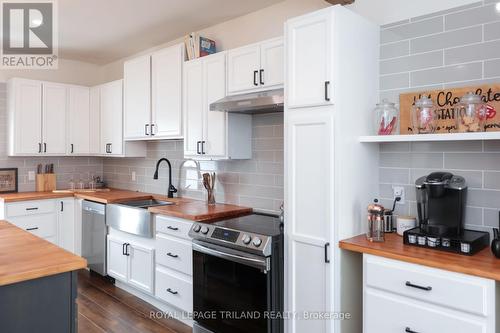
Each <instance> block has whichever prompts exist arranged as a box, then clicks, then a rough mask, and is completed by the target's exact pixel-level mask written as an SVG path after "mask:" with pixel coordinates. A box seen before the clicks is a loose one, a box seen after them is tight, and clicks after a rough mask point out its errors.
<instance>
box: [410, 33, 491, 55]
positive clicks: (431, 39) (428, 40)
mask: <svg viewBox="0 0 500 333" xmlns="http://www.w3.org/2000/svg"><path fill="white" fill-rule="evenodd" d="M482 38H483V28H482V27H481V26H475V27H470V28H466V29H460V30H453V31H446V32H443V33H440V34H435V35H430V36H425V37H419V38H415V39H412V40H411V41H410V52H411V53H412V54H413V53H420V52H428V51H434V50H442V49H446V48H449V47H454V46H459V45H464V44H472V43H477V42H480V41H481V40H482Z"/></svg>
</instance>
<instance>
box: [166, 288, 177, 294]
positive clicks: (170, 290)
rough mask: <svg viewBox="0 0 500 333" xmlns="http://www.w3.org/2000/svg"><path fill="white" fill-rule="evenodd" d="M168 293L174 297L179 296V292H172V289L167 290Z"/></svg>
mask: <svg viewBox="0 0 500 333" xmlns="http://www.w3.org/2000/svg"><path fill="white" fill-rule="evenodd" d="M167 291H168V292H169V293H171V294H172V295H177V294H178V292H177V291H173V290H172V289H170V288H168V289H167Z"/></svg>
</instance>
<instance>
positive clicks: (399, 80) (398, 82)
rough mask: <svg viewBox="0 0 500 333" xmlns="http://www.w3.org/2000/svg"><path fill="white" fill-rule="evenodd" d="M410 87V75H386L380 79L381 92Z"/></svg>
mask: <svg viewBox="0 0 500 333" xmlns="http://www.w3.org/2000/svg"><path fill="white" fill-rule="evenodd" d="M409 86H410V74H409V73H402V74H392V75H384V76H381V77H380V89H381V90H387V89H397V88H405V87H409Z"/></svg>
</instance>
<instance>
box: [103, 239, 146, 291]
mask: <svg viewBox="0 0 500 333" xmlns="http://www.w3.org/2000/svg"><path fill="white" fill-rule="evenodd" d="M107 243H108V244H107V247H108V250H107V257H108V258H107V265H108V275H109V276H112V277H114V278H115V279H117V280H120V281H122V282H125V283H128V284H130V285H131V286H133V287H136V288H137V289H139V290H141V291H143V292H146V293H149V294H152V293H153V286H154V283H153V270H154V249H153V248H151V247H147V246H143V245H140V244H137V243H134V242H133V241H131V240H130V239H128V238H125V237H124V238H121V237H117V236H110V235H108V242H107Z"/></svg>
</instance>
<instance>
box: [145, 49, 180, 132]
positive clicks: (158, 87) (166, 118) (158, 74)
mask: <svg viewBox="0 0 500 333" xmlns="http://www.w3.org/2000/svg"><path fill="white" fill-rule="evenodd" d="M151 62H152V67H151V75H152V98H153V99H152V103H153V105H152V123H151V126H153V128H152V129H151V133H152V134H153V135H154V136H155V137H164V138H178V137H181V136H182V64H183V63H184V44H179V45H175V46H172V47H169V48H167V49H164V50H161V51H158V52H155V53H154V54H153V55H152V57H151Z"/></svg>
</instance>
